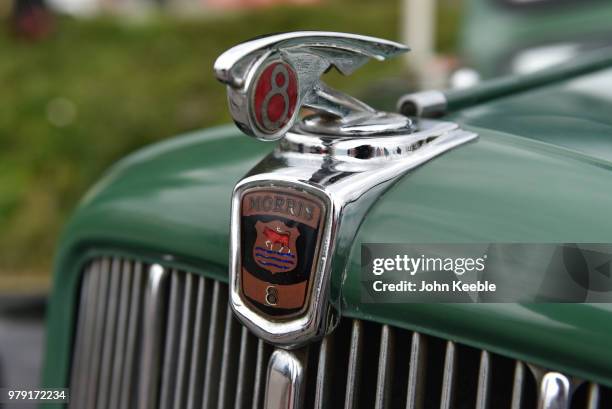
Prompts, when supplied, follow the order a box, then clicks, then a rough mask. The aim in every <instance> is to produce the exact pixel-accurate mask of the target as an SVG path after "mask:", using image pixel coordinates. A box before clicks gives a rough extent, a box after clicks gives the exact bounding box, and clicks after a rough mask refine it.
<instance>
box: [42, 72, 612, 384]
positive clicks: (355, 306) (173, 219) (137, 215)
mask: <svg viewBox="0 0 612 409" xmlns="http://www.w3.org/2000/svg"><path fill="white" fill-rule="evenodd" d="M610 81H612V70H610V69H608V70H604V71H599V72H596V73H593V74H590V75H588V76H584V77H581V78H576V79H570V80H566V81H563V82H560V83H557V84H549V85H547V86H543V87H540V88H537V89H534V90H531V91H529V92H524V93H518V94H514V95H509V96H507V97H506V98H501V99H495V100H491V101H489V102H488V103H486V104H482V105H476V106H474V107H471V108H467V109H464V110H463V111H458V112H456V113H454V114H453V116H452V119H454V120H456V121H458V122H460V123H461V124H462V125H463V126H464V127H466V128H469V129H472V130H474V131H476V132H478V133H479V134H480V138H479V139H478V140H477V141H476V142H473V143H470V144H468V145H466V146H462V147H460V148H458V149H455V150H453V151H451V152H448V153H446V154H444V155H443V156H441V157H439V158H436V159H434V160H433V161H431V162H429V163H427V164H426V165H424V166H422V167H420V168H418V169H416V170H414V171H412V172H411V173H410V174H408V175H406V176H405V177H404V178H402V179H401V180H400V181H399V182H398V183H397V184H396V185H395V186H393V187H392V188H391V189H390V190H389V191H388V192H387V193H386V194H385V195H384V196H383V197H382V198H381V199H380V200H379V201H378V202H377V203H376V204H375V205H374V207H373V208H372V210H371V211H370V213H369V214H368V216H367V218H366V220H365V221H364V223H363V225H362V226H361V229H360V231H359V233H358V236H357V239H356V241H355V243H354V245H353V249H352V252H351V256H350V259H349V274H348V277H347V278H346V281H345V282H344V286H343V288H342V303H343V312H344V313H345V314H346V315H349V316H353V317H360V318H366V319H374V320H377V321H380V322H387V323H392V324H394V325H397V326H400V327H406V328H411V329H418V330H421V331H423V332H425V333H430V334H434V335H438V336H441V337H444V338H449V339H454V340H458V341H461V342H464V343H466V344H469V345H473V346H477V347H481V348H486V349H488V350H491V351H495V352H499V353H501V354H504V355H507V356H511V357H517V358H520V359H524V360H526V361H529V362H534V363H537V364H540V365H542V366H547V367H552V368H555V369H559V370H563V371H566V372H568V373H571V374H575V375H578V376H583V377H585V378H588V379H592V380H595V381H599V382H602V383H606V384H609V385H612V349H611V348H610V345H612V306H610V305H554V304H534V305H517V304H483V305H449V304H431V305H398V304H392V305H391V304H389V305H373V304H361V303H360V293H359V277H360V274H359V268H360V264H359V263H360V243H362V242H400V243H401V242H405V243H410V242H418V243H425V242H581V241H586V242H612V217H610V213H611V212H612V189H610V180H611V178H612V117H611V115H610V112H612V90H611V89H610V88H609V87H607V86H602V84H610ZM273 146H274V145H273V144H265V143H261V142H257V141H254V140H252V139H250V138H247V137H244V136H243V135H241V134H240V133H239V132H238V131H237V130H236V129H235V127H233V126H227V127H222V128H215V129H211V130H208V131H205V132H199V133H194V134H192V135H188V136H184V137H180V138H175V139H172V140H169V141H168V142H165V143H162V144H157V145H154V146H152V147H149V148H146V149H144V150H142V151H139V152H137V153H136V154H134V155H132V156H130V157H128V158H126V159H124V160H123V161H121V162H120V163H118V164H117V165H116V166H115V167H113V168H112V169H111V170H110V171H109V172H108V174H107V175H106V176H105V177H104V178H103V179H102V180H101V181H100V182H99V183H98V184H97V185H96V186H95V187H94V188H93V189H92V190H91V191H90V192H89V193H88V194H87V196H86V197H85V198H84V200H83V202H82V204H81V206H80V207H79V209H78V211H77V212H76V214H75V216H74V218H73V219H72V221H71V223H70V225H69V226H68V227H67V230H66V232H65V235H64V239H63V240H62V242H61V246H60V249H59V252H58V257H57V260H56V267H55V269H56V271H55V281H54V292H53V295H52V299H51V302H50V311H49V337H48V345H47V355H46V369H45V374H44V382H45V385H46V386H63V385H65V384H66V382H67V378H68V373H69V368H68V365H69V360H70V349H71V334H72V329H73V321H74V320H73V318H74V313H75V305H76V300H77V288H78V274H79V272H80V271H81V267H82V264H83V262H84V260H86V259H87V258H88V257H90V256H91V255H92V254H94V253H95V252H104V253H107V254H108V253H110V254H129V255H131V256H133V257H139V258H144V259H145V260H150V261H161V260H164V263H166V264H170V265H176V266H179V267H184V268H188V269H190V270H192V271H196V272H199V273H202V274H206V275H209V276H211V277H215V278H218V279H221V280H225V281H226V280H227V262H228V231H229V208H228V206H229V202H230V194H231V190H232V187H233V185H234V183H235V182H236V181H238V180H239V179H240V178H241V177H242V176H243V174H245V173H246V172H247V171H248V170H249V169H250V168H252V167H253V166H254V165H255V164H256V163H257V162H258V161H259V160H260V159H261V158H262V157H263V156H264V155H266V154H267V153H268V152H270V151H271V149H272V148H273ZM118 249H120V250H118ZM166 255H171V256H172V258H168V257H166Z"/></svg>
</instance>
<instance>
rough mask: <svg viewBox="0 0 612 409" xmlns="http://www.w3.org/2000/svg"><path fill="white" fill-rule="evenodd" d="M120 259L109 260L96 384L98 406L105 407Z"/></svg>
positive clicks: (108, 385)
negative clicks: (100, 356) (109, 267)
mask: <svg viewBox="0 0 612 409" xmlns="http://www.w3.org/2000/svg"><path fill="white" fill-rule="evenodd" d="M120 281H121V260H119V259H118V258H114V259H113V260H112V262H111V271H110V284H109V290H108V301H107V314H106V323H105V324H104V341H103V342H104V343H103V348H102V363H101V368H100V379H99V384H98V391H99V392H98V402H97V406H96V407H98V408H105V407H107V405H108V398H109V397H110V382H111V376H110V375H111V369H112V363H113V356H114V348H115V340H116V335H115V331H116V329H117V313H118V307H119V300H120V294H119V291H120V286H119V282H120Z"/></svg>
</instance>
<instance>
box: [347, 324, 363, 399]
mask: <svg viewBox="0 0 612 409" xmlns="http://www.w3.org/2000/svg"><path fill="white" fill-rule="evenodd" d="M350 348H351V349H350V351H349V363H348V374H347V377H346V397H345V399H344V409H356V408H357V407H358V404H359V401H358V399H359V397H358V389H359V383H360V381H361V355H362V352H363V351H362V350H363V324H362V323H361V321H358V320H354V321H353V327H352V330H351V347H350Z"/></svg>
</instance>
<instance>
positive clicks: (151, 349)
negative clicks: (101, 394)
mask: <svg viewBox="0 0 612 409" xmlns="http://www.w3.org/2000/svg"><path fill="white" fill-rule="evenodd" d="M168 277H169V275H168V271H167V270H166V269H165V268H164V267H162V266H161V265H159V264H153V265H151V267H149V276H148V282H147V290H146V297H145V306H144V318H143V319H144V330H143V334H142V341H143V342H142V356H141V362H140V373H139V375H140V380H141V381H140V388H139V392H138V408H139V409H150V408H153V407H155V406H156V405H157V399H158V386H159V375H160V373H159V369H160V365H159V361H160V357H161V351H162V348H163V345H162V344H163V342H162V341H163V330H164V320H165V317H164V307H165V304H166V297H163V296H162V294H163V293H164V292H165V290H166V287H167V284H168Z"/></svg>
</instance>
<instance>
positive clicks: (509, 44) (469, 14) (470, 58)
mask: <svg viewBox="0 0 612 409" xmlns="http://www.w3.org/2000/svg"><path fill="white" fill-rule="evenodd" d="M463 14H464V21H463V24H462V30H461V35H460V38H459V44H460V52H461V55H462V58H463V59H464V62H465V64H467V66H468V67H471V68H473V69H475V70H476V71H477V72H478V73H479V74H480V76H481V77H482V78H494V77H498V76H500V75H503V74H508V73H512V72H515V69H517V68H518V67H517V63H518V58H519V57H520V56H521V54H523V52H524V51H526V50H534V51H539V53H538V54H539V55H540V56H541V55H542V54H544V53H545V50H552V49H553V48H556V47H560V48H558V50H563V51H560V52H561V53H562V55H565V57H563V58H562V60H566V59H568V58H569V59H575V58H578V54H579V53H581V52H584V51H587V50H594V49H597V48H601V47H605V46H609V45H610V44H611V41H610V33H611V27H610V19H611V18H612V4H611V3H610V2H607V1H600V0H561V1H558V0H538V1H518V0H469V1H467V2H466V8H465V10H464V12H463ZM491 33H495V35H491ZM555 54H556V52H555ZM545 58H546V57H545Z"/></svg>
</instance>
